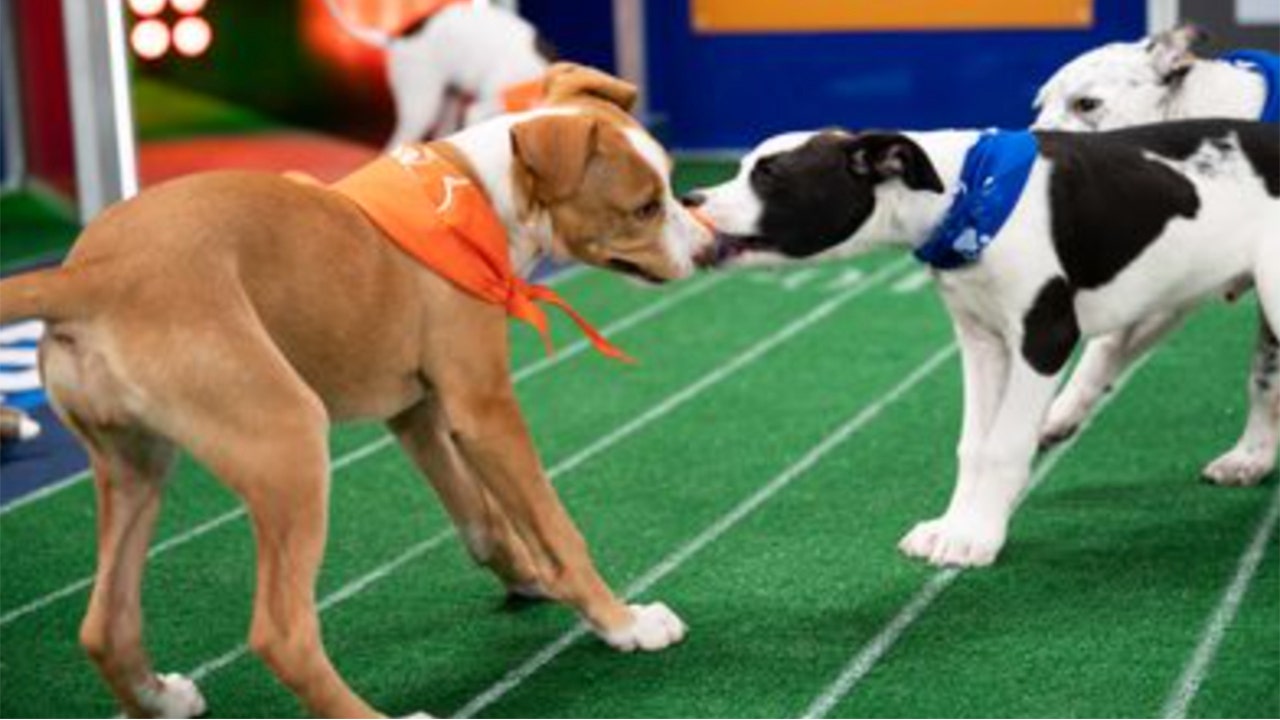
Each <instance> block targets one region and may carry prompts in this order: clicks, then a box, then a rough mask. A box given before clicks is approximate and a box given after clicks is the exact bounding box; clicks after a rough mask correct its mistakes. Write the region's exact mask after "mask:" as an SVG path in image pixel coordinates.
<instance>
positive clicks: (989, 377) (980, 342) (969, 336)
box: [898, 307, 1010, 560]
mask: <svg viewBox="0 0 1280 720" xmlns="http://www.w3.org/2000/svg"><path fill="white" fill-rule="evenodd" d="M951 316H952V318H953V319H954V323H955V330H956V339H957V340H958V341H959V343H960V357H961V364H962V366H963V370H964V421H963V425H962V427H961V430H960V443H959V444H958V445H957V447H956V458H957V461H958V464H959V473H960V478H961V480H960V482H961V483H963V484H966V486H968V485H971V484H972V483H973V480H972V478H975V477H976V476H977V475H978V474H979V472H980V470H981V462H982V447H983V444H984V443H985V440H986V437H987V434H988V433H989V432H990V430H991V427H992V424H993V423H994V421H995V417H996V413H997V411H998V410H999V408H1000V401H1001V398H1002V397H1003V395H1004V391H1005V383H1006V382H1007V380H1008V378H1009V359H1010V358H1009V349H1008V346H1007V344H1006V343H1005V341H1004V340H1003V339H1001V338H1000V337H999V336H998V335H996V334H995V333H993V332H991V331H990V330H988V329H986V328H984V327H982V326H980V325H979V324H977V323H976V322H974V321H973V319H972V318H970V317H968V316H967V315H966V314H964V312H963V311H961V310H959V309H958V308H955V307H952V313H951ZM958 493H959V491H958V490H957V494H958ZM953 504H954V503H953ZM946 520H947V518H946V516H944V517H942V518H938V519H935V520H930V521H927V522H922V523H919V524H918V525H916V527H915V528H914V529H912V531H911V532H909V533H907V535H906V536H905V537H903V539H902V541H901V542H899V543H898V549H899V550H901V551H902V552H903V553H904V554H906V555H908V556H910V557H917V558H921V559H924V560H931V559H932V557H933V555H934V553H935V551H936V550H939V549H940V547H939V546H940V543H943V542H944V539H943V536H944V535H946V534H947V532H948V530H947V528H946Z"/></svg>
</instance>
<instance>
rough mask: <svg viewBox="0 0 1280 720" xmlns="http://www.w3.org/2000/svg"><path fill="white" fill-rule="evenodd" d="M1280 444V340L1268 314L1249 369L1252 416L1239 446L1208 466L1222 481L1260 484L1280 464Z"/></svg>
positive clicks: (1262, 321) (1208, 473) (1206, 473)
mask: <svg viewBox="0 0 1280 720" xmlns="http://www.w3.org/2000/svg"><path fill="white" fill-rule="evenodd" d="M1278 445H1280V340H1277V339H1276V333H1275V330H1274V327H1273V326H1272V325H1271V324H1269V323H1268V322H1267V318H1266V316H1265V314H1264V315H1262V316H1260V317H1259V322H1258V344H1257V347H1256V349H1255V350H1254V354H1253V367H1252V371H1251V372H1250V373H1249V419H1248V420H1247V421H1246V422H1245V427H1244V434H1242V435H1241V436H1240V439H1239V440H1238V441H1237V442H1236V444H1235V447H1233V448H1231V450H1229V451H1227V452H1226V453H1224V454H1223V455H1222V456H1221V457H1219V458H1218V459H1217V460H1214V461H1213V462H1211V463H1209V464H1208V465H1207V466H1205V469H1204V476H1205V477H1206V478H1208V479H1209V480H1211V481H1213V482H1215V483H1217V484H1219V485H1256V484H1257V483H1258V482H1260V481H1261V480H1262V478H1264V477H1266V475H1267V473H1269V472H1271V470H1272V469H1273V468H1275V466H1276V449H1277V446H1278Z"/></svg>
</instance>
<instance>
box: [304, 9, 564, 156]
mask: <svg viewBox="0 0 1280 720" xmlns="http://www.w3.org/2000/svg"><path fill="white" fill-rule="evenodd" d="M324 2H325V5H326V7H328V9H329V12H330V14H332V15H333V17H334V20H335V21H337V22H338V24H339V25H341V26H342V28H343V29H344V30H345V31H346V32H347V33H349V34H350V35H351V36H352V37H354V38H356V39H357V40H360V41H361V42H364V43H366V44H369V45H372V46H374V47H378V48H382V49H383V50H385V51H386V54H387V56H386V60H387V82H388V83H389V84H390V86H391V96H392V98H393V99H394V100H395V105H396V127H395V130H394V131H393V132H392V133H391V137H390V139H388V140H387V145H386V147H387V149H388V150H391V149H394V148H396V147H399V146H400V145H405V144H408V143H414V142H418V141H420V140H423V139H426V135H427V133H428V132H430V131H431V130H432V129H433V128H434V129H435V130H436V134H437V135H446V134H449V133H450V132H452V131H455V130H457V129H459V128H456V127H451V126H450V125H449V122H450V120H451V118H452V116H454V115H456V114H457V113H455V112H451V111H450V106H451V98H455V97H457V96H458V95H464V96H467V97H469V98H470V102H469V104H467V106H466V109H465V113H464V115H463V117H462V120H461V125H462V127H470V126H471V125H474V124H475V123H478V122H480V121H481V120H487V119H489V118H491V117H494V116H497V115H500V114H502V113H503V112H504V111H505V108H504V106H503V102H502V92H503V90H505V89H506V88H507V87H509V86H511V85H515V84H517V83H522V82H526V81H529V80H533V79H535V78H538V77H541V76H542V75H543V74H544V73H545V72H546V71H547V68H548V67H549V66H550V64H551V63H552V62H554V61H555V59H556V53H555V50H554V49H553V48H552V47H551V45H550V44H548V43H547V42H546V41H545V40H543V39H542V38H541V37H540V36H539V35H538V32H537V29H536V28H534V27H533V25H531V24H529V23H528V22H527V21H525V20H524V18H521V17H520V16H519V15H516V14H515V13H512V12H509V11H507V10H504V9H502V8H499V7H493V6H489V5H475V4H470V3H468V4H453V5H447V6H445V7H443V8H441V9H440V10H438V11H437V12H435V13H434V14H433V15H431V16H430V17H429V18H427V19H426V21H425V22H422V23H420V24H416V25H415V26H413V27H411V28H409V29H407V30H406V31H405V32H404V33H403V34H401V35H399V36H393V35H390V34H387V33H383V32H380V31H378V30H375V29H373V28H367V27H361V26H359V25H357V24H355V23H354V22H352V21H351V20H349V19H348V18H347V17H346V16H345V15H344V14H343V13H342V10H341V8H339V7H337V5H335V0H324Z"/></svg>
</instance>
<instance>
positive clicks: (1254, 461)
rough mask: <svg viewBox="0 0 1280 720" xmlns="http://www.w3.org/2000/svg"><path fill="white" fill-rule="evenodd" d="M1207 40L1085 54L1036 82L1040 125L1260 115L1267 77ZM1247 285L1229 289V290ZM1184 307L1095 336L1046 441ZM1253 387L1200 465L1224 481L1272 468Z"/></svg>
mask: <svg viewBox="0 0 1280 720" xmlns="http://www.w3.org/2000/svg"><path fill="white" fill-rule="evenodd" d="M1203 39H1204V35H1203V33H1202V32H1201V31H1200V30H1199V29H1197V28H1195V27H1193V26H1183V27H1179V28H1175V29H1173V30H1170V31H1167V32H1163V33H1160V34H1157V35H1154V36H1152V37H1150V38H1145V39H1142V40H1138V41H1135V42H1118V43H1111V44H1108V45H1104V46H1102V47H1099V48H1096V49H1094V50H1090V51H1089V52H1086V53H1084V54H1083V55H1080V56H1079V57H1077V58H1075V59H1074V60H1072V61H1071V62H1069V63H1067V64H1066V65H1064V66H1063V67H1062V68H1061V69H1060V70H1058V71H1057V72H1056V73H1054V75H1053V77H1051V78H1049V80H1048V81H1047V82H1045V84H1044V85H1043V86H1042V87H1041V88H1040V92H1039V94H1038V95H1037V97H1036V100H1035V106H1036V108H1038V110H1039V114H1038V116H1037V117H1036V120H1035V125H1034V127H1035V128H1037V129H1045V130H1071V131H1097V130H1114V129H1116V128H1121V127H1128V126H1131V125H1142V124H1146V123H1154V122H1166V121H1170V120H1186V119H1190V118H1214V117H1222V118H1240V119H1244V120H1255V119H1258V118H1259V117H1261V116H1262V114H1263V108H1264V104H1265V103H1266V101H1267V95H1268V87H1267V82H1266V80H1265V78H1264V76H1263V75H1262V74H1260V73H1259V72H1257V71H1255V69H1253V68H1249V67H1246V66H1242V65H1240V64H1237V63H1234V62H1229V61H1226V60H1219V59H1209V58H1202V57H1198V56H1197V55H1196V53H1195V52H1194V48H1195V46H1196V45H1197V43H1199V42H1201V41H1202V40H1203ZM1245 290H1247V288H1232V294H1231V295H1230V296H1229V297H1230V298H1231V299H1235V298H1236V297H1238V296H1239V294H1240V293H1242V292H1243V291H1245ZM1188 312H1190V308H1172V309H1170V310H1169V311H1168V312H1162V313H1157V314H1155V315H1152V316H1151V317H1148V318H1145V319H1143V320H1142V321H1141V322H1139V323H1136V324H1134V325H1132V326H1129V327H1125V328H1122V329H1120V330H1118V331H1116V332H1114V333H1110V334H1107V335H1104V336H1101V337H1099V338H1096V339H1094V340H1091V341H1089V342H1088V344H1087V345H1086V346H1085V350H1084V353H1083V354H1082V355H1081V357H1080V362H1079V363H1078V364H1077V365H1076V367H1075V369H1074V370H1073V371H1072V373H1071V376H1070V378H1069V379H1068V381H1067V382H1066V384H1065V385H1064V386H1063V387H1062V389H1061V390H1060V391H1059V393H1058V396H1057V398H1055V400H1054V402H1053V405H1052V407H1051V408H1050V410H1049V416H1048V418H1047V419H1046V421H1045V426H1044V431H1043V436H1042V440H1043V442H1044V444H1045V445H1051V444H1053V443H1055V442H1058V441H1060V440H1062V439H1064V438H1067V437H1069V436H1071V435H1072V434H1074V433H1075V432H1076V430H1077V429H1078V428H1079V427H1080V424H1081V423H1082V422H1084V419H1085V418H1086V417H1088V415H1089V413H1090V411H1091V410H1092V409H1093V407H1094V406H1095V405H1096V404H1097V402H1098V400H1099V399H1100V398H1101V397H1102V396H1103V395H1104V394H1105V393H1106V392H1107V391H1108V389H1109V388H1110V387H1111V386H1112V384H1113V383H1114V382H1115V380H1116V378H1117V377H1119V376H1120V374H1121V373H1122V372H1124V370H1125V368H1126V367H1128V366H1129V364H1130V363H1132V362H1133V361H1134V360H1135V359H1136V358H1138V357H1140V356H1141V355H1142V354H1143V353H1145V352H1146V351H1147V350H1148V349H1149V348H1151V347H1152V346H1153V345H1154V344H1155V343H1157V342H1159V340H1160V339H1161V338H1163V337H1165V336H1166V335H1168V334H1169V333H1170V332H1171V331H1172V330H1174V329H1175V328H1177V327H1179V326H1180V325H1181V324H1182V321H1183V320H1184V319H1185V318H1186V316H1187V314H1188ZM1260 332H1262V331H1260ZM1264 340H1265V337H1260V339H1259V347H1260V349H1259V352H1258V353H1255V359H1254V364H1255V365H1256V364H1257V363H1260V362H1264V361H1265V357H1266V355H1265V353H1263V352H1262V349H1261V348H1262V345H1263V343H1264ZM1248 395H1249V398H1250V406H1251V407H1250V411H1249V415H1248V419H1247V420H1246V421H1245V427H1244V431H1243V432H1242V433H1241V435H1240V438H1239V440H1237V441H1236V443H1235V444H1234V445H1233V446H1232V447H1231V449H1229V450H1228V451H1226V452H1225V453H1223V454H1222V455H1220V456H1219V457H1218V458H1217V459H1215V460H1213V461H1212V462H1210V463H1209V464H1208V465H1206V466H1205V467H1204V469H1203V471H1202V474H1203V475H1204V476H1205V477H1206V478H1208V479H1209V480H1212V481H1213V482H1215V483H1218V484H1220V485H1252V484H1255V483H1257V482H1259V481H1261V480H1262V478H1263V477H1265V476H1266V475H1267V473H1269V472H1271V471H1272V469H1274V468H1275V463H1276V449H1277V446H1280V433H1277V428H1276V424H1275V423H1274V422H1273V420H1272V413H1273V409H1271V408H1268V407H1267V406H1266V398H1265V395H1264V394H1261V393H1259V392H1257V389H1256V387H1255V386H1254V384H1253V382H1252V381H1250V383H1249V389H1248Z"/></svg>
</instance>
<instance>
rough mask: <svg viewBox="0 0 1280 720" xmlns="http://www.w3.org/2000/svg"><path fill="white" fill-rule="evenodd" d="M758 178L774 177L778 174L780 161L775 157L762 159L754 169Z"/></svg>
mask: <svg viewBox="0 0 1280 720" xmlns="http://www.w3.org/2000/svg"><path fill="white" fill-rule="evenodd" d="M752 172H754V173H755V174H756V175H757V176H758V177H773V176H774V175H777V174H778V160H777V158H773V157H766V158H760V159H759V160H758V161H756V166H755V167H754V168H753V169H752Z"/></svg>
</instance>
